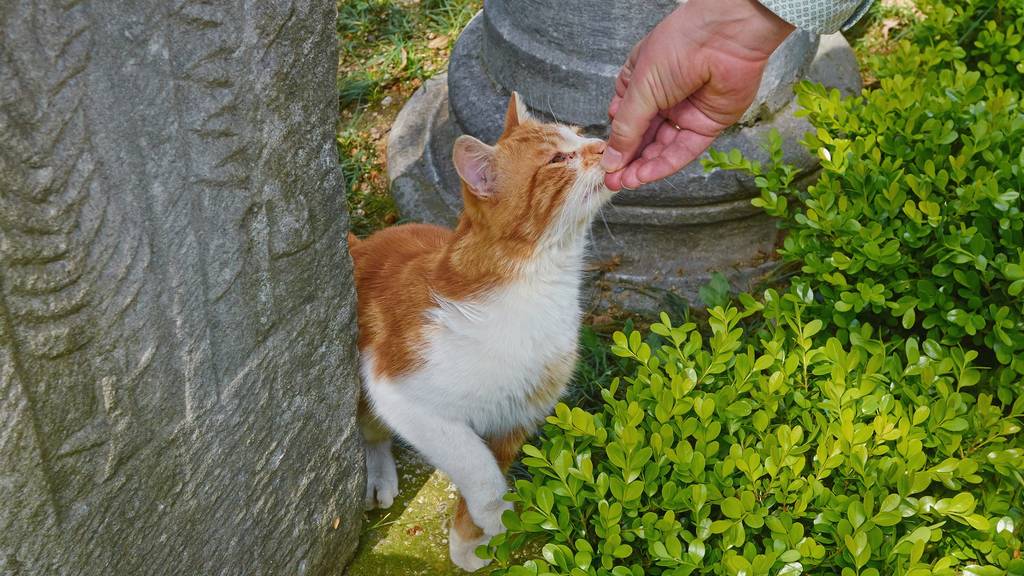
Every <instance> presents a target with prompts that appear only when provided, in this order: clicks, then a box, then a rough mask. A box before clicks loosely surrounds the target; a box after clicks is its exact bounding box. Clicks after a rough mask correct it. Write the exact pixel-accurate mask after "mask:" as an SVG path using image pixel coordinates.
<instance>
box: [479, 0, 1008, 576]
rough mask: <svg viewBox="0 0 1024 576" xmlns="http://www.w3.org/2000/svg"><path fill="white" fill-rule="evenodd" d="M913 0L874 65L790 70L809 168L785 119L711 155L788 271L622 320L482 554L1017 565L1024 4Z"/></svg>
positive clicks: (515, 561)
mask: <svg viewBox="0 0 1024 576" xmlns="http://www.w3.org/2000/svg"><path fill="white" fill-rule="evenodd" d="M917 4H918V6H919V7H920V8H921V11H922V12H923V13H924V14H925V15H927V16H926V17H925V18H924V19H923V20H922V21H920V22H918V23H917V24H915V25H913V26H912V27H911V28H909V29H908V30H905V31H904V32H901V34H903V36H904V40H903V41H901V42H900V43H899V45H898V46H897V47H896V50H895V52H894V53H893V54H891V55H887V56H881V57H878V58H876V59H875V60H874V61H873V62H872V63H871V66H872V69H873V70H874V71H875V72H876V75H877V76H878V78H880V85H879V86H878V87H877V88H874V89H872V90H868V91H866V92H865V93H864V94H863V95H862V96H861V97H858V98H850V99H845V100H844V99H842V98H840V96H839V94H838V93H837V92H834V91H827V90H825V89H823V88H821V87H819V86H813V85H810V84H804V85H801V86H799V87H798V89H797V93H798V98H799V102H800V104H801V106H802V107H803V110H804V111H803V113H804V114H806V116H807V118H808V119H809V121H810V123H811V125H812V126H813V128H814V131H813V132H812V133H810V134H808V136H807V137H806V139H805V141H804V145H805V146H807V147H808V149H809V150H811V151H812V152H813V153H815V154H817V155H818V156H819V158H820V159H821V165H822V172H821V176H820V178H819V180H818V181H817V182H816V183H815V184H813V185H812V186H810V187H808V188H807V189H805V190H802V189H799V188H797V187H795V186H794V185H793V182H794V179H795V177H796V176H797V174H796V169H795V168H793V167H791V166H788V165H786V164H783V163H781V153H780V149H781V143H780V142H778V139H777V137H776V138H772V139H771V140H770V141H769V142H768V148H769V151H770V152H771V158H772V161H771V162H770V163H768V164H767V165H765V166H762V165H760V164H757V163H754V162H750V161H748V160H747V159H745V158H743V157H742V156H741V155H740V154H739V153H737V152H733V153H728V154H713V155H712V157H711V159H710V161H709V162H708V163H707V165H708V166H709V167H711V168H725V169H737V170H745V171H747V172H750V173H752V174H753V175H754V176H755V182H756V184H757V186H758V188H759V189H760V197H759V198H757V199H756V200H755V204H757V205H758V206H761V207H763V208H764V209H765V210H766V211H767V212H768V213H770V214H772V215H774V216H777V217H778V218H779V220H780V225H781V226H782V227H783V228H784V229H785V230H786V239H785V241H784V245H783V246H782V247H781V249H780V255H781V257H782V259H783V260H784V261H785V263H786V264H788V265H789V266H795V267H796V268H797V269H798V272H797V273H796V275H795V276H794V277H793V278H792V283H791V286H790V287H789V288H786V289H779V290H775V289H769V290H767V291H766V292H764V293H763V294H759V295H758V296H757V297H756V298H755V297H752V296H750V295H741V296H740V297H739V304H738V305H728V306H718V307H715V308H712V309H711V310H710V312H709V313H710V318H709V319H708V321H707V323H706V324H704V323H702V324H701V325H700V326H698V325H697V324H695V323H692V322H684V323H681V324H679V325H676V324H673V322H672V319H671V318H669V317H668V316H667V315H662V316H661V321H660V322H658V323H655V324H653V325H651V327H650V333H649V334H647V335H646V336H644V335H642V334H640V333H638V332H635V331H628V332H629V333H628V334H626V333H617V334H616V335H615V338H614V346H613V347H612V348H611V352H612V353H613V354H615V355H617V356H620V357H622V358H625V359H628V361H630V362H632V368H622V367H619V368H617V370H618V371H619V372H620V375H619V377H618V378H615V379H614V380H613V381H612V383H611V384H610V385H609V386H608V387H607V388H606V389H604V390H603V391H602V392H601V398H600V402H597V403H596V405H593V406H589V407H581V406H576V407H570V406H567V405H564V404H562V405H559V406H558V407H557V408H556V413H555V415H554V416H552V417H550V418H549V419H548V424H547V425H546V426H545V428H544V430H543V433H542V435H541V436H540V438H539V439H538V440H537V441H536V442H535V443H534V445H532V446H527V447H525V448H524V453H525V457H524V458H523V467H524V468H525V471H526V473H527V475H528V479H521V480H519V481H517V482H516V484H515V490H514V492H513V494H511V495H510V498H511V499H513V500H514V501H515V502H516V504H517V506H516V511H510V512H507V513H506V516H505V518H504V520H505V524H506V525H507V526H508V528H509V530H508V532H507V533H506V534H504V535H501V536H498V537H496V538H495V539H494V540H492V542H491V544H490V545H489V546H488V547H487V548H486V549H483V548H481V550H480V551H479V553H481V554H484V555H486V556H487V557H490V558H493V559H495V561H496V562H495V565H496V566H497V569H496V571H495V573H496V574H499V575H508V576H525V575H536V576H540V575H557V576H609V575H610V576H642V575H654V576H658V575H671V576H684V575H688V574H721V575H730V576H739V575H744V576H760V575H771V576H777V575H782V576H785V575H795V574H821V575H824V574H839V575H841V576H853V575H864V576H877V575H882V576H889V575H899V576H903V575H907V576H918V575H922V576H923V575H931V574H934V575H950V576H953V575H956V576H960V575H964V576H990V575H991V576H995V575H1009V576H1024V559H1022V558H1021V546H1022V534H1024V528H1022V526H1024V472H1022V471H1024V435H1022V434H1021V426H1022V420H1024V397H1022V396H1024V395H1022V393H1021V392H1022V388H1024V215H1022V213H1021V207H1022V201H1021V198H1020V193H1021V191H1022V190H1024V151H1022V148H1024V147H1022V142H1024V111H1022V108H1021V95H1022V92H1024V80H1022V78H1024V65H1022V62H1024V40H1022V38H1024V2H1020V1H1019V0H1014V1H1012V2H1006V1H1005V0H964V1H955V2H954V1H952V0H917ZM531 543H532V545H531ZM538 546H539V547H538ZM529 551H536V554H531V552H529ZM524 554H525V555H527V556H531V555H532V556H535V558H532V559H527V560H525V561H524V560H523V556H524Z"/></svg>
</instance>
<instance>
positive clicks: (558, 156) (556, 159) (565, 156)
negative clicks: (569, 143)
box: [548, 152, 571, 164]
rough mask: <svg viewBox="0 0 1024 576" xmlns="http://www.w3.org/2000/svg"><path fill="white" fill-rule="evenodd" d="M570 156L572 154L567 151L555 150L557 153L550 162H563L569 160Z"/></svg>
mask: <svg viewBox="0 0 1024 576" xmlns="http://www.w3.org/2000/svg"><path fill="white" fill-rule="evenodd" d="M570 157H571V155H570V154H566V153H565V152H555V155H554V156H552V157H551V161H549V162H548V164H561V163H562V162H565V161H566V160H568V159H569V158H570Z"/></svg>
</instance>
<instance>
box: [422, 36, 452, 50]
mask: <svg viewBox="0 0 1024 576" xmlns="http://www.w3.org/2000/svg"><path fill="white" fill-rule="evenodd" d="M427 46H428V47H430V48H431V49H433V50H439V49H441V48H444V47H446V46H448V36H444V35H441V36H438V37H437V38H434V39H433V40H431V41H430V42H427Z"/></svg>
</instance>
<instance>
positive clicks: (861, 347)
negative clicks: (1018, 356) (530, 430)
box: [487, 287, 1024, 576]
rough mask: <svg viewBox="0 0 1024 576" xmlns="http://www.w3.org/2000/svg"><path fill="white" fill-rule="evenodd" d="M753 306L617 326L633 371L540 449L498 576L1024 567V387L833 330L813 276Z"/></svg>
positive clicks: (918, 350)
mask: <svg viewBox="0 0 1024 576" xmlns="http://www.w3.org/2000/svg"><path fill="white" fill-rule="evenodd" d="M743 301H744V307H743V308H742V309H737V308H735V307H729V308H724V309H723V308H715V309H713V310H711V311H710V319H709V321H708V323H709V327H710V335H709V336H708V337H705V336H704V335H702V332H701V331H700V330H698V329H696V326H695V324H693V323H687V324H683V325H680V326H674V325H673V324H672V323H671V321H670V319H669V318H668V317H667V316H665V315H663V316H662V318H661V322H659V323H655V324H653V325H652V326H651V327H650V330H651V332H653V333H654V335H655V336H654V337H652V338H648V339H644V338H643V337H642V336H641V334H640V333H639V332H632V333H631V334H629V335H625V334H622V333H616V334H615V338H614V340H615V345H614V347H613V348H612V351H613V353H615V354H616V355H618V356H622V357H627V358H630V359H631V360H632V361H633V362H634V363H635V371H634V372H633V373H631V374H629V375H628V376H625V377H622V378H620V379H616V380H614V381H613V382H612V384H611V386H610V387H609V388H608V389H607V390H605V391H604V393H603V404H602V406H601V408H600V410H598V411H594V412H589V411H586V410H583V409H581V408H579V407H576V408H569V407H568V406H566V405H564V404H561V405H559V406H558V408H557V411H556V414H555V415H554V416H552V417H550V418H549V419H548V422H549V424H548V425H547V426H546V428H545V431H544V434H543V436H542V438H541V440H540V442H539V444H538V445H535V446H527V447H526V448H525V450H524V452H525V454H526V457H524V458H523V464H524V465H525V466H526V468H527V469H528V471H529V472H530V474H531V479H529V480H519V481H518V482H517V483H516V486H515V492H514V493H513V495H512V496H511V498H512V499H513V500H514V501H515V502H516V504H517V510H518V512H507V513H506V516H505V518H504V520H505V524H506V525H507V526H508V528H509V532H508V533H507V534H505V535H502V536H498V537H496V538H495V539H494V540H493V541H492V543H491V547H490V548H489V550H488V551H487V554H488V555H489V556H490V557H492V558H495V559H497V561H498V562H499V565H500V566H502V568H500V569H499V570H498V571H497V572H496V573H497V574H507V575H509V576H525V575H549V574H550V575H564V576H584V575H602V576H603V575H613V576H642V575H659V574H660V575H672V576H685V575H688V574H727V575H734V576H735V575H741V574H742V575H747V576H759V575H769V574H771V575H795V574H802V573H807V574H842V575H844V576H845V575H848V574H849V575H853V574H861V575H879V574H883V575H896V574H900V575H902V574H906V575H925V574H935V575H950V576H952V575H954V574H956V575H959V574H973V575H996V574H1017V575H1024V560H1021V559H1020V548H1021V539H1020V533H1021V526H1022V523H1024V509H1022V500H1021V495H1022V489H1024V477H1022V470H1024V442H1022V436H1021V435H1020V433H1019V432H1020V429H1021V421H1022V418H1024V397H1021V396H1020V395H1018V396H1017V397H1016V398H1015V399H1014V400H1013V401H1012V402H1011V403H1005V402H1003V401H1002V400H1000V399H999V398H997V397H996V396H995V395H994V394H993V389H992V388H991V386H989V385H988V384H987V382H986V380H985V378H984V377H983V371H982V370H981V369H980V368H979V367H978V366H977V365H976V361H977V358H978V356H977V354H976V353H974V352H972V351H964V350H962V349H960V348H958V347H947V346H944V345H942V344H941V343H939V342H937V341H934V340H923V341H918V340H916V339H914V338H910V339H907V340H906V341H905V342H904V343H903V344H902V346H900V347H899V348H898V349H897V348H892V347H891V346H889V345H887V343H886V342H884V341H882V340H880V339H879V338H878V337H877V334H876V331H875V330H874V329H873V328H872V327H871V326H870V325H867V324H861V325H860V326H858V327H857V328H856V329H852V330H849V331H848V336H849V337H848V341H847V342H846V343H844V342H842V341H840V340H839V339H837V338H836V337H830V336H828V334H829V333H830V332H832V330H831V328H832V327H831V326H829V325H828V324H827V323H826V322H824V321H822V320H821V319H817V318H811V319H808V316H809V315H808V310H809V306H811V304H812V303H813V302H814V298H813V293H812V292H811V291H810V290H809V289H808V288H806V287H798V288H795V289H792V290H790V291H789V292H786V293H784V294H782V295H780V294H779V293H777V292H775V291H774V290H769V291H768V292H766V293H765V295H764V297H763V302H758V301H755V300H754V299H752V298H750V297H749V296H744V297H743ZM745 318H746V319H747V322H749V320H750V318H756V319H758V322H754V323H751V325H750V326H744V325H743V321H744V319H745ZM533 539H539V540H540V541H541V542H545V544H544V545H543V548H542V552H541V558H537V559H534V560H530V561H527V562H525V563H520V564H518V565H510V561H509V559H510V558H511V557H512V555H513V552H514V551H515V550H518V549H520V548H523V547H524V546H525V545H526V544H527V542H529V541H530V540H533ZM512 564H514V563H512Z"/></svg>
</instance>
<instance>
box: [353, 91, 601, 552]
mask: <svg viewBox="0 0 1024 576" xmlns="http://www.w3.org/2000/svg"><path fill="white" fill-rule="evenodd" d="M604 147H605V144H604V142H603V141H601V140H597V139H593V138H584V137H581V136H580V135H579V134H578V133H577V132H576V131H575V130H574V129H572V128H569V127H566V126H561V125H556V124H544V123H540V122H538V121H536V120H534V119H532V118H531V117H530V116H529V115H528V113H527V111H526V108H525V107H524V106H523V105H522V104H521V103H520V100H519V97H518V96H517V95H516V94H513V96H512V99H511V100H510V101H509V106H508V112H507V114H506V118H505V130H504V133H503V134H502V135H501V137H500V138H499V139H498V142H497V143H496V144H495V145H494V146H489V145H487V144H484V143H483V142H480V141H479V140H476V139H475V138H472V137H470V136H460V137H459V138H458V139H457V140H456V141H455V146H454V150H453V154H452V155H453V160H454V163H455V168H456V170H457V171H458V173H459V176H460V177H461V179H462V197H463V201H464V209H463V213H462V215H461V217H460V219H459V223H458V226H457V227H456V228H455V230H449V229H447V228H442V227H439V226H429V225H424V224H408V225H403V226H396V227H393V228H389V229H386V230H382V231H380V232H378V233H376V234H374V235H372V236H370V237H369V238H367V239H365V240H356V239H355V238H354V237H351V236H350V242H351V245H350V246H351V247H350V251H351V254H352V258H353V260H354V262H355V276H356V291H357V293H358V300H359V350H360V355H361V370H362V376H363V389H364V394H363V401H364V402H363V403H362V404H361V407H360V408H361V409H360V423H361V427H362V431H363V437H364V439H365V441H366V472H367V485H366V505H367V507H368V508H372V507H374V506H380V507H382V508H387V507H389V506H391V504H392V501H393V500H394V498H395V496H396V495H397V494H398V475H397V474H396V471H395V462H394V459H393V458H392V455H391V431H394V432H396V433H398V434H399V435H400V436H401V437H402V438H404V439H405V440H406V441H407V442H408V443H409V444H411V445H413V446H414V447H415V448H416V449H417V450H418V451H419V452H420V453H422V454H423V456H424V457H425V458H426V459H427V461H429V462H430V463H431V464H433V465H434V466H436V467H437V468H439V469H440V470H442V471H443V472H445V473H446V474H447V475H448V477H449V478H451V480H452V482H454V483H455V485H456V486H458V488H459V491H460V493H461V498H460V501H459V505H458V509H457V511H456V514H455V519H454V521H453V522H452V527H451V530H450V533H449V552H450V554H451V558H452V561H453V562H454V563H455V564H456V565H458V566H459V567H461V568H463V569H465V570H470V571H472V570H476V569H478V568H480V567H482V566H484V565H485V564H486V563H485V562H484V561H483V560H481V559H479V558H477V557H476V555H475V554H474V550H475V549H476V547H477V546H479V545H480V544H483V543H486V542H487V540H488V539H489V538H490V537H491V536H492V535H494V534H497V533H499V532H501V531H503V530H504V527H503V525H502V523H501V514H502V512H504V511H505V510H506V509H509V508H510V507H511V505H510V504H509V503H508V502H505V501H504V499H503V497H504V495H505V492H506V491H507V489H508V487H507V484H506V481H505V471H506V469H507V468H508V466H509V464H511V462H512V460H513V459H514V458H515V456H516V454H517V453H518V451H519V448H520V446H521V445H522V442H523V440H524V439H525V438H526V436H527V435H528V434H529V433H531V432H533V430H534V429H535V428H536V427H537V425H538V424H539V423H541V422H542V421H543V419H544V417H545V416H546V415H548V414H549V413H550V411H551V410H552V408H553V407H554V404H555V402H556V401H557V400H558V398H559V396H560V395H561V394H562V392H563V391H564V390H565V387H566V385H567V384H568V382H569V379H570V378H571V376H572V372H573V368H574V365H575V363H576V353H577V334H578V331H579V325H580V302H579V300H580V282H581V276H582V266H583V258H584V250H585V247H586V242H587V236H588V230H589V228H590V224H591V222H592V221H593V219H594V217H595V216H596V215H597V212H598V210H599V209H600V207H601V206H602V205H603V204H604V203H605V202H606V201H607V200H608V199H609V198H610V197H611V195H612V192H611V191H609V190H608V189H607V188H606V187H605V186H604V172H603V171H602V169H601V167H600V161H601V154H602V153H603V152H604Z"/></svg>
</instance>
